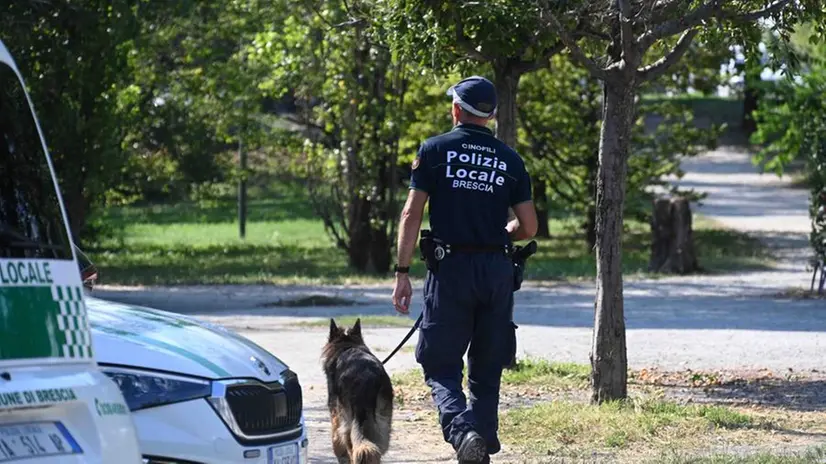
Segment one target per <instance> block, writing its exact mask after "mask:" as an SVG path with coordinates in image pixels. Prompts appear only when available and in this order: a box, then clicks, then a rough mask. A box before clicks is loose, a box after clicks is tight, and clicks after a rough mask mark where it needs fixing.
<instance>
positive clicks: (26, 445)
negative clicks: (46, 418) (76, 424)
mask: <svg viewBox="0 0 826 464" xmlns="http://www.w3.org/2000/svg"><path fill="white" fill-rule="evenodd" d="M82 453H83V450H81V449H80V446H79V445H78V444H77V442H76V441H75V439H74V438H72V435H71V434H70V433H69V431H68V430H67V429H66V427H65V426H64V425H63V424H61V423H60V422H32V423H24V424H7V425H0V462H8V461H16V460H18V459H26V458H31V457H37V456H61V455H66V454H82Z"/></svg>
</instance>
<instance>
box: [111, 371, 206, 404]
mask: <svg viewBox="0 0 826 464" xmlns="http://www.w3.org/2000/svg"><path fill="white" fill-rule="evenodd" d="M102 370H103V373H104V374H106V375H108V376H109V377H110V378H111V379H112V380H114V381H115V383H116V384H117V386H118V388H120V391H121V393H122V394H123V398H124V399H125V400H126V404H127V406H129V410H130V411H139V410H141V409H146V408H151V407H154V406H162V405H166V404H172V403H180V402H182V401H189V400H194V399H198V398H206V397H208V396H209V395H210V393H211V391H212V387H211V385H210V382H209V381H207V380H201V379H196V378H192V377H183V376H178V375H170V374H160V373H157V372H147V371H139V370H132V369H122V368H114V367H102Z"/></svg>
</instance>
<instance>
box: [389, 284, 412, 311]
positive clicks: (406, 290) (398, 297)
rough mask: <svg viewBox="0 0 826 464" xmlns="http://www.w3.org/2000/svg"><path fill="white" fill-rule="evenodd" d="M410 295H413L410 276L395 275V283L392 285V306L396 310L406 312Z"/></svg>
mask: <svg viewBox="0 0 826 464" xmlns="http://www.w3.org/2000/svg"><path fill="white" fill-rule="evenodd" d="M411 296H413V288H412V287H411V286H410V278H409V277H408V276H407V274H399V275H397V276H396V285H395V286H394V287H393V306H394V307H395V308H396V311H398V312H400V313H402V314H408V313H409V312H410V311H409V308H410V297H411Z"/></svg>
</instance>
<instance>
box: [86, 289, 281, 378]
mask: <svg viewBox="0 0 826 464" xmlns="http://www.w3.org/2000/svg"><path fill="white" fill-rule="evenodd" d="M85 300H86V306H87V308H88V315H89V322H90V325H91V328H92V341H93V346H94V352H95V353H94V354H95V358H96V359H97V362H98V363H100V364H117V365H120V366H130V367H135V368H146V369H155V370H161V371H167V372H174V373H179V374H185V375H193V376H198V377H204V378H208V379H225V378H238V377H245V378H256V379H259V380H261V381H264V382H268V381H272V380H278V378H279V375H280V374H281V373H282V372H283V371H284V370H285V369H287V365H286V364H284V363H283V362H282V361H281V360H280V359H278V358H277V357H275V356H274V355H273V354H271V353H269V352H268V351H266V350H264V349H263V348H261V347H260V346H258V345H256V344H255V343H253V342H252V341H250V340H248V339H246V338H244V337H242V336H240V335H238V334H236V333H234V332H232V331H230V330H228V329H225V328H223V327H221V326H218V325H215V324H211V323H207V322H204V321H199V320H197V319H194V318H191V317H187V316H183V315H181V314H175V313H171V312H167V311H161V310H157V309H152V308H147V307H143V306H134V305H127V304H121V303H116V302H113V301H108V300H101V299H99V298H94V297H91V296H88V295H87V296H86V297H85Z"/></svg>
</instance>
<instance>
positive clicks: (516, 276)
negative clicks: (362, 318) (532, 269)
mask: <svg viewBox="0 0 826 464" xmlns="http://www.w3.org/2000/svg"><path fill="white" fill-rule="evenodd" d="M534 253H536V240H531V241H530V242H529V243H528V244H527V245H525V246H519V245H517V246H515V247H513V252H512V253H511V261H512V262H513V291H514V292H515V291H517V290H519V289H520V288H522V281H523V280H524V279H525V263H526V261H527V260H528V258H530V257H531V255H533V254H534Z"/></svg>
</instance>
